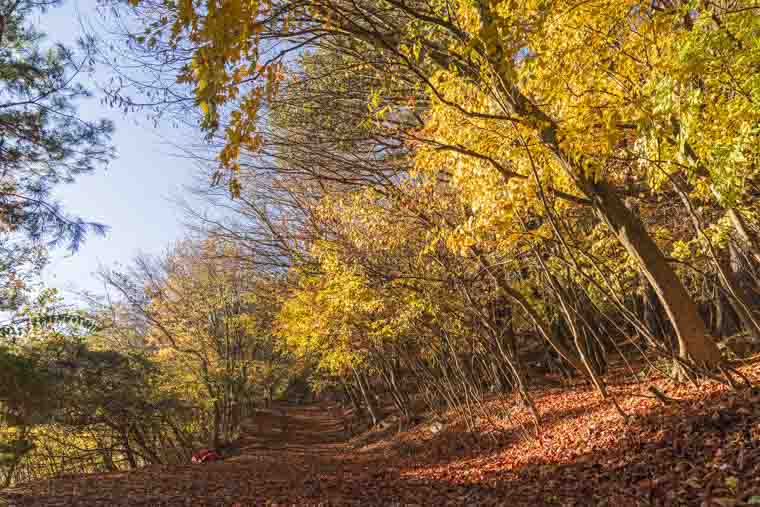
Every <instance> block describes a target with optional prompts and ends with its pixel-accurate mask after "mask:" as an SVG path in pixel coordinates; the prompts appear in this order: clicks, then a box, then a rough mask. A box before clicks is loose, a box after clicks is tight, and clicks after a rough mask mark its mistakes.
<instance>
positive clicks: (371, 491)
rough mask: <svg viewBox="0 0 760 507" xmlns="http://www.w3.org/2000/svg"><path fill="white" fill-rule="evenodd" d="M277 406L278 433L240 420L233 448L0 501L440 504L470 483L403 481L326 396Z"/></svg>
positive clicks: (58, 482)
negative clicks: (242, 427) (349, 430)
mask: <svg viewBox="0 0 760 507" xmlns="http://www.w3.org/2000/svg"><path fill="white" fill-rule="evenodd" d="M282 410H283V411H284V413H285V417H286V418H287V422H286V426H287V430H286V432H285V433H283V431H282V428H281V427H280V424H281V420H277V421H275V422H273V423H272V424H271V426H268V427H267V424H269V423H265V424H264V425H262V426H264V427H263V428H262V427H260V426H259V425H257V424H249V425H246V431H245V432H244V436H243V438H241V441H240V454H239V455H237V456H233V457H229V458H227V459H225V460H223V461H219V462H213V463H207V464H202V465H192V464H188V465H182V466H176V465H174V466H149V467H145V468H142V469H138V470H133V471H129V472H115V473H103V474H91V475H80V476H71V477H64V478H58V479H54V480H50V481H45V482H38V483H33V484H28V485H23V486H19V487H16V488H12V489H10V490H6V491H4V492H2V494H0V505H2V503H1V502H2V500H5V501H6V502H7V503H8V505H9V506H14V507H22V506H24V507H26V506H35V507H53V506H61V507H62V506H103V507H106V506H132V507H137V506H151V507H154V506H155V507H158V506H185V505H186V506H226V507H230V506H235V507H237V506H238V505H239V506H240V507H242V506H249V505H251V506H253V505H256V506H258V505H294V504H295V505H315V504H322V505H391V504H394V503H396V502H402V503H404V504H412V505H414V504H417V505H431V504H436V505H445V504H447V503H451V502H449V500H450V499H451V498H456V499H461V498H462V496H460V495H459V494H458V493H461V494H462V495H466V494H467V491H466V490H467V489H472V488H465V487H456V486H451V487H441V486H440V485H437V486H438V487H436V485H435V484H432V483H431V484H426V483H424V482H422V481H413V482H410V481H407V480H404V479H403V477H402V476H401V473H400V472H399V471H398V470H397V469H394V468H392V467H388V466H386V465H387V464H386V463H385V456H384V455H383V454H382V453H372V452H366V453H363V452H355V451H351V450H350V449H348V447H347V445H346V436H345V434H344V433H343V424H342V421H340V420H339V419H337V418H336V417H335V416H334V415H333V413H332V412H331V411H330V410H329V406H328V405H326V404H314V405H307V406H289V407H284V408H283V409H282ZM278 419H280V418H279V417H278ZM434 489H437V490H439V501H436V500H435V498H436V495H435V494H434V491H433V490H434ZM460 490H461V491H460ZM452 495H453V496H452ZM431 502H432V503H431ZM451 504H452V505H455V504H458V501H455V502H454V503H451Z"/></svg>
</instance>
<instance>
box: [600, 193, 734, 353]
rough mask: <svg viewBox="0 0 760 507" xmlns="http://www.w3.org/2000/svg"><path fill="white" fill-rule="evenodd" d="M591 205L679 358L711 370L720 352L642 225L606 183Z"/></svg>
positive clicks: (681, 285)
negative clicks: (644, 289) (638, 277)
mask: <svg viewBox="0 0 760 507" xmlns="http://www.w3.org/2000/svg"><path fill="white" fill-rule="evenodd" d="M593 189H594V193H593V196H590V197H594V198H595V199H594V201H595V202H594V205H595V208H596V211H597V214H598V215H599V217H600V218H601V219H602V220H603V221H604V222H605V223H606V224H607V225H608V226H609V227H610V229H611V230H612V231H613V232H614V234H615V236H617V238H618V241H620V244H621V245H623V247H624V248H625V249H626V251H627V252H628V254H629V255H630V256H631V257H633V258H634V259H636V261H637V262H638V264H639V266H641V271H642V273H643V274H644V276H646V278H647V280H648V281H649V283H650V284H651V285H652V288H653V289H654V291H655V293H657V297H658V298H659V299H660V302H661V303H662V306H663V308H664V309H665V312H666V313H667V314H668V318H669V319H670V321H671V323H672V324H673V328H674V330H675V332H676V336H677V337H678V345H679V351H678V352H679V354H678V355H679V357H680V358H681V359H685V360H686V359H690V360H693V361H695V362H696V363H698V364H702V365H706V366H714V365H717V364H718V363H719V362H720V359H721V356H720V350H719V349H718V346H717V345H716V344H715V342H714V341H713V339H712V338H711V337H710V333H709V332H708V330H707V326H706V325H705V323H704V321H703V320H702V317H701V316H700V315H699V310H698V308H697V305H696V304H695V303H694V300H693V299H692V298H691V296H690V295H689V293H688V292H687V291H686V289H685V287H684V286H683V284H682V283H681V280H679V279H678V277H677V276H676V274H675V272H674V271H673V269H672V268H671V267H670V265H669V264H668V262H667V261H666V260H665V257H664V256H663V255H662V252H661V251H660V249H659V247H658V246H657V244H656V243H655V242H654V241H653V240H652V238H651V237H650V236H649V234H648V233H647V231H646V230H645V229H644V226H643V224H642V223H641V222H640V221H639V220H638V219H637V218H636V217H635V216H634V215H633V214H632V213H631V211H630V210H629V209H628V208H626V207H625V205H624V204H623V202H622V201H621V200H620V198H619V197H618V195H617V193H616V192H615V191H614V190H613V189H612V188H611V187H610V186H609V185H608V184H606V183H604V182H602V183H595V184H594V185H593Z"/></svg>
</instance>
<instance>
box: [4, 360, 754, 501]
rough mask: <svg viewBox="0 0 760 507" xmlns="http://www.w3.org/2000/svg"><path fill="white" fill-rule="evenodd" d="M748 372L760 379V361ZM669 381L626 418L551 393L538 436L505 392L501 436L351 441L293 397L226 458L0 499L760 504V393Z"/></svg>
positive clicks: (22, 489) (336, 423)
mask: <svg viewBox="0 0 760 507" xmlns="http://www.w3.org/2000/svg"><path fill="white" fill-rule="evenodd" d="M758 359H759V360H760V358H758ZM744 373H745V375H747V376H748V377H750V378H751V379H752V380H753V383H754V384H755V385H760V362H758V363H755V364H753V365H752V366H749V367H747V368H745V369H744ZM660 388H661V389H665V388H666V385H662V384H661V385H660ZM668 389H669V390H668V392H667V394H668V396H670V397H671V398H672V401H671V402H670V403H668V404H662V403H660V402H658V401H657V400H656V399H654V398H653V397H652V396H647V393H648V391H647V386H646V384H643V383H642V384H631V383H627V384H620V385H616V386H614V390H615V393H616V396H617V397H618V401H619V403H620V405H621V406H622V407H623V408H624V409H625V411H626V412H627V413H628V414H629V416H630V417H629V419H628V420H626V421H624V420H623V419H622V418H620V417H619V415H618V414H617V412H616V410H615V409H614V408H613V406H612V405H611V404H610V403H609V402H604V401H602V400H600V399H599V397H598V393H597V392H596V391H595V390H594V389H593V388H591V387H590V386H580V385H579V386H576V387H574V388H573V389H570V390H568V389H551V388H547V389H542V390H541V391H538V392H535V393H534V398H535V400H534V401H535V403H536V405H537V407H538V409H539V411H540V413H541V414H542V429H541V432H540V435H538V436H534V437H526V435H525V431H524V428H525V427H524V426H523V424H522V423H521V422H520V421H521V420H522V421H523V422H525V421H529V420H530V416H529V414H528V412H527V410H524V408H520V406H519V405H518V404H516V403H515V400H513V399H508V398H494V399H493V400H490V401H487V402H486V405H485V406H484V409H485V411H484V413H485V414H486V416H485V417H484V419H485V420H489V419H493V418H494V416H495V415H496V414H498V413H499V411H500V410H503V409H504V407H512V409H511V410H512V415H511V416H510V417H509V418H508V419H504V418H503V419H502V420H501V422H500V423H498V424H499V425H500V427H501V430H500V431H499V432H498V433H493V432H490V431H489V430H488V426H487V425H486V426H482V427H480V428H478V430H477V432H476V433H469V432H468V431H467V429H466V428H465V427H464V425H463V424H462V423H461V422H450V423H449V424H447V425H446V426H445V429H443V430H442V431H435V432H433V431H431V428H432V426H431V425H430V424H425V425H421V426H419V427H417V428H415V429H413V430H411V431H408V432H404V433H400V434H396V431H395V429H394V428H393V427H392V426H389V427H388V429H386V430H385V433H383V432H382V431H379V430H376V431H375V432H373V433H372V434H371V435H370V436H369V437H368V435H364V436H360V437H357V438H356V439H354V440H352V441H347V438H346V435H345V434H344V432H343V429H344V427H343V424H342V421H341V420H340V419H339V418H338V417H336V414H335V412H334V411H332V410H330V406H329V405H327V404H314V405H307V406H287V407H283V410H284V414H285V418H284V419H283V417H282V416H280V415H279V413H278V412H277V410H275V412H274V416H273V417H269V418H267V417H264V418H263V421H262V420H261V419H260V421H259V422H261V424H254V422H253V421H252V422H250V423H249V424H247V425H246V428H245V431H244V435H243V438H241V440H240V453H239V454H238V455H236V456H233V457H229V458H227V459H225V460H224V461H220V462H212V463H207V464H203V465H192V464H187V465H181V466H150V467H146V468H143V469H139V470H134V471H130V472H120V473H106V474H91V475H79V476H70V477H64V478H58V479H55V480H51V481H45V482H36V483H30V484H26V485H22V486H19V487H16V488H13V489H10V490H6V491H4V492H0V506H3V505H8V506H13V507H29V506H35V507H36V506H39V507H53V506H56V507H64V506H66V507H68V506H102V507H106V506H109V507H110V506H114V507H122V506H137V507H145V506H151V507H153V506H156V507H159V506H220V507H221V506H224V507H243V506H259V505H262V506H263V505H280V506H284V505H288V506H290V505H298V506H300V505H322V506H328V505H361V506H386V505H387V506H400V505H404V506H414V505H417V506H422V505H425V506H427V505H431V506H443V505H468V506H470V505H475V506H496V505H509V506H541V505H556V506H591V505H594V506H614V507H627V506H636V507H645V506H650V507H651V506H661V507H673V506H692V505H693V506H700V507H701V506H709V507H716V506H718V507H726V506H731V507H744V506H750V505H756V504H760V410H758V408H757V407H759V406H760V389H757V388H753V389H743V390H739V391H734V390H730V389H728V388H726V387H725V386H721V385H718V384H715V383H703V384H700V386H699V387H696V388H694V387H691V386H685V385H684V386H679V387H676V386H671V387H669V388H668ZM283 420H284V421H286V426H287V431H285V432H283ZM491 428H493V426H491ZM370 437H371V438H370ZM370 440H373V441H372V442H370ZM3 502H5V504H4V503H3Z"/></svg>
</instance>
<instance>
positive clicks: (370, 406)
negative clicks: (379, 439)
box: [351, 366, 380, 426]
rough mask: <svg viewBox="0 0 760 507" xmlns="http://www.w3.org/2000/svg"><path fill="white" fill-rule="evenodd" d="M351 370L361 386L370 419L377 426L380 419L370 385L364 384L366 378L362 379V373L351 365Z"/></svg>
mask: <svg viewBox="0 0 760 507" xmlns="http://www.w3.org/2000/svg"><path fill="white" fill-rule="evenodd" d="M351 370H352V371H353V372H354V378H355V379H356V383H357V385H358V386H359V390H360V391H361V393H362V397H363V398H364V404H365V405H366V406H367V412H368V413H369V417H370V420H371V421H372V426H375V425H376V424H377V423H378V421H379V420H380V419H379V418H378V416H377V409H376V408H375V401H374V400H373V399H372V398H371V396H370V393H369V387H368V386H365V385H364V380H363V379H362V376H361V374H359V372H358V371H356V369H355V368H354V367H353V366H352V367H351Z"/></svg>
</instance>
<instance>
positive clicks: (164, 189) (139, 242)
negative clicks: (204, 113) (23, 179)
mask: <svg viewBox="0 0 760 507" xmlns="http://www.w3.org/2000/svg"><path fill="white" fill-rule="evenodd" d="M95 5H96V4H95V1H94V0H76V1H74V0H67V1H65V3H64V4H63V6H61V7H58V8H55V9H52V10H50V11H48V12H47V13H44V14H41V15H40V16H39V19H38V20H35V22H36V23H39V26H40V27H41V30H43V31H44V32H46V33H47V34H48V39H49V40H50V41H51V42H52V41H60V42H63V43H65V44H69V43H71V42H72V41H74V40H76V38H77V37H78V36H79V35H80V34H81V28H80V24H79V21H78V17H79V16H80V15H81V16H82V17H84V18H87V17H94V16H96V12H95ZM106 77H107V69H100V70H99V71H98V72H97V74H96V80H101V81H103V82H105V79H106ZM83 82H84V83H86V84H87V85H88V86H89V87H90V88H91V89H93V91H94V92H95V94H96V97H93V98H92V99H89V100H87V101H84V102H81V103H80V109H79V110H80V116H82V117H83V118H87V119H95V118H102V117H105V118H109V119H111V120H112V121H113V122H114V123H115V126H116V132H115V135H114V138H113V144H114V146H115V147H116V150H117V158H116V159H115V160H114V161H113V162H112V163H111V164H110V166H109V168H108V169H107V170H105V171H100V172H98V173H94V174H92V175H87V176H83V177H81V178H79V179H78V180H77V181H76V183H73V184H70V185H65V186H61V187H59V188H58V189H57V190H56V192H55V195H56V198H57V199H58V200H60V201H61V202H62V203H63V206H64V209H65V210H66V211H67V212H69V213H72V214H76V215H79V216H81V217H82V218H84V219H85V220H91V221H97V222H102V223H105V224H106V225H108V226H109V227H110V231H109V233H108V235H107V236H106V237H105V238H99V237H90V238H88V240H87V241H86V243H85V244H84V245H83V246H82V248H81V249H80V251H79V252H77V253H75V254H73V255H72V254H70V253H69V252H66V251H65V250H64V249H57V250H55V251H54V252H52V255H51V258H52V260H51V263H50V265H49V266H48V267H47V268H46V269H45V273H44V276H43V278H44V282H45V284H46V286H49V287H56V288H58V289H60V290H61V291H62V292H63V293H64V296H66V298H67V299H69V300H73V296H72V292H73V291H76V290H82V289H84V290H88V291H102V287H101V286H100V285H99V284H98V282H97V279H96V278H95V277H94V276H93V273H94V272H95V271H96V270H97V269H98V266H99V265H106V266H111V265H114V264H117V263H120V264H127V263H129V261H130V260H131V259H132V258H133V257H134V256H135V254H137V253H138V252H148V253H160V252H161V251H163V250H164V249H165V248H166V246H167V245H168V244H169V243H171V242H173V241H174V240H176V239H178V238H179V237H181V236H182V235H183V233H184V230H183V226H182V213H181V212H180V211H179V210H178V209H177V208H176V206H174V205H173V204H172V203H170V202H169V201H168V200H167V198H168V197H172V196H176V195H178V194H179V193H181V191H182V187H183V185H186V184H190V183H191V182H192V180H193V175H194V171H195V169H194V167H193V165H192V164H191V162H189V161H186V160H183V159H181V158H178V157H176V156H174V155H173V154H174V153H176V152H177V150H176V148H174V147H172V146H171V145H170V144H169V143H168V142H167V141H171V142H172V143H182V142H183V141H187V142H192V141H194V140H197V133H196V132H193V131H192V130H185V131H183V130H177V129H174V128H171V127H169V126H161V125H159V127H158V128H157V129H156V128H154V127H153V124H152V122H151V121H150V120H149V119H147V118H146V116H145V115H144V114H140V113H134V114H132V115H127V116H125V115H124V114H123V113H122V112H120V111H118V110H115V109H111V108H109V107H108V106H106V105H102V104H101V103H100V101H99V100H98V95H99V93H98V90H95V89H94V87H93V86H92V83H89V82H87V81H86V80H85V81H83Z"/></svg>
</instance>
